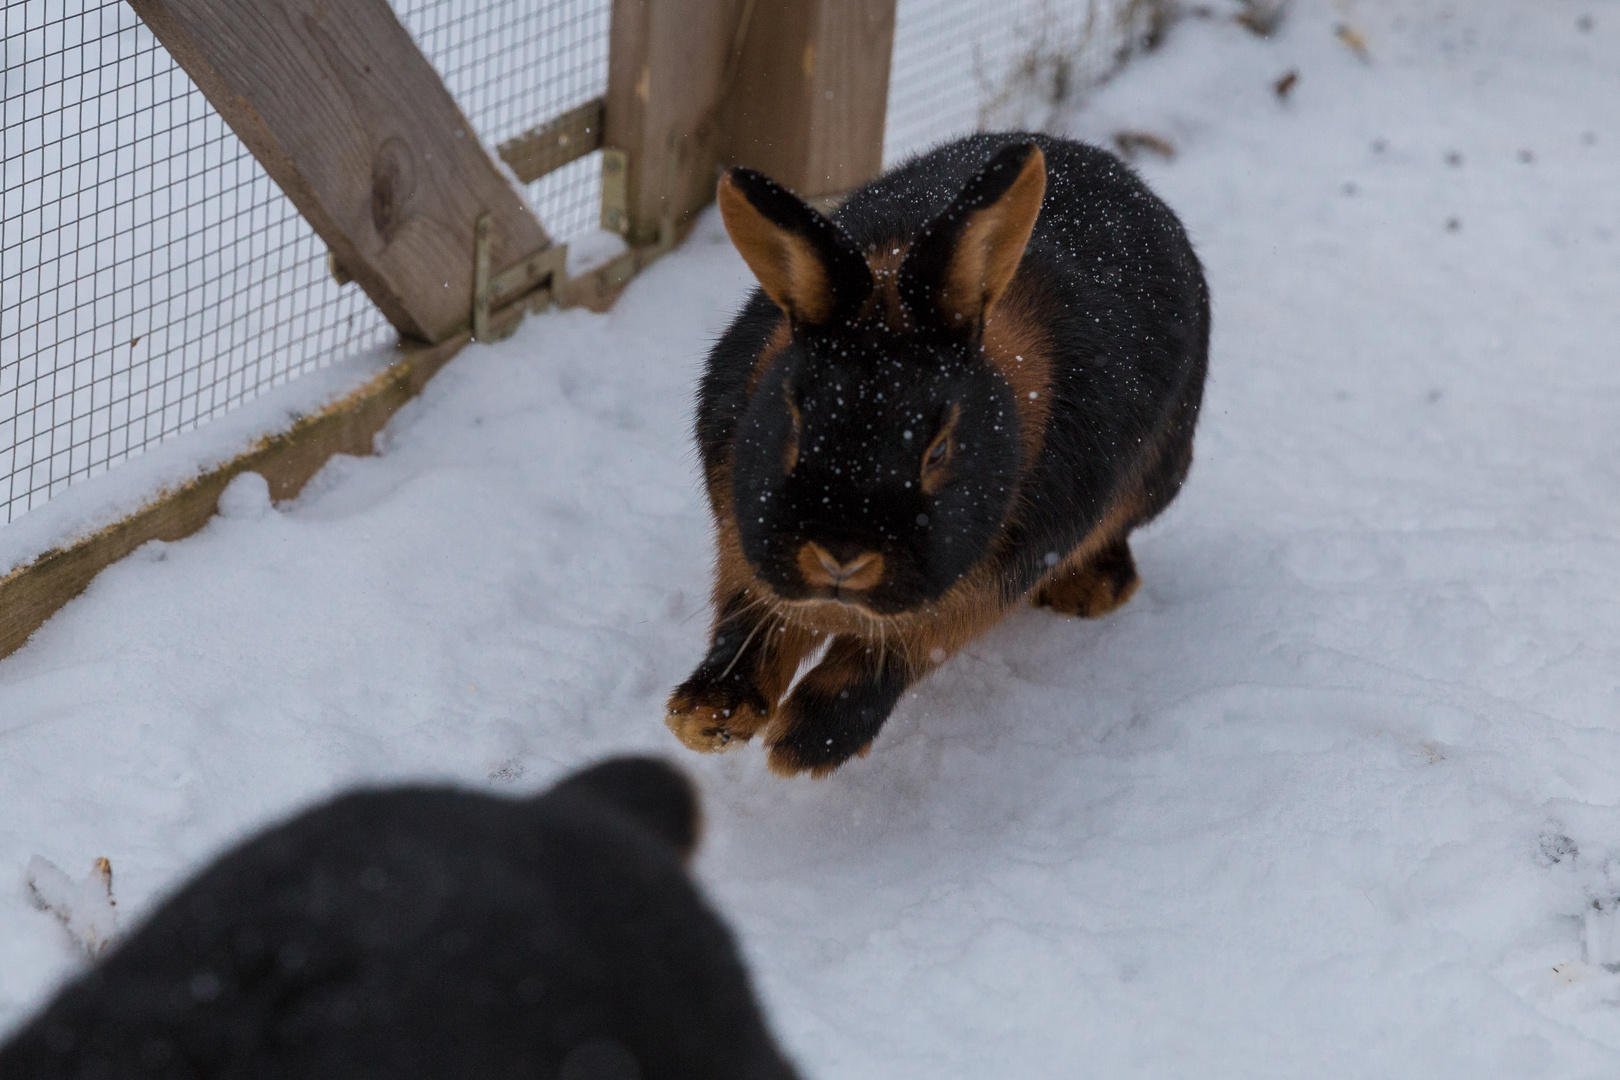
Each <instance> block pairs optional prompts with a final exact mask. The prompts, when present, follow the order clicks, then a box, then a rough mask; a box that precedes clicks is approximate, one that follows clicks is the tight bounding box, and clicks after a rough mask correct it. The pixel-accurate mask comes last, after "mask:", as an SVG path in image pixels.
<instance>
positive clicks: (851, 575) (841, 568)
mask: <svg viewBox="0 0 1620 1080" xmlns="http://www.w3.org/2000/svg"><path fill="white" fill-rule="evenodd" d="M796 561H797V562H798V564H799V573H801V574H803V575H804V580H805V584H807V585H810V586H812V587H814V588H828V589H833V590H835V591H837V590H846V591H848V592H864V591H866V590H867V589H870V588H873V587H874V586H876V585H877V584H878V583H880V582H881V581H882V580H883V556H882V555H880V554H879V553H878V552H876V551H867V552H862V553H861V554H859V555H857V556H855V557H854V558H853V559H850V560H849V561H848V562H844V563H841V562H839V561H838V560H837V559H836V558H834V557H833V556H832V554H831V553H830V552H828V551H827V549H826V548H824V547H822V546H821V545H820V544H818V543H816V542H814V541H810V542H808V543H806V544H805V545H804V546H803V547H801V548H799V555H798V558H797V560H796Z"/></svg>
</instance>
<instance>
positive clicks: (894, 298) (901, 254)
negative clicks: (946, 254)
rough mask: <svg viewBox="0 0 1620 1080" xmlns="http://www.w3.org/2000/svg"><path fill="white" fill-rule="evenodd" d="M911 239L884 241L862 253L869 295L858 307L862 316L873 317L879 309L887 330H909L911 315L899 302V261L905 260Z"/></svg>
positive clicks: (863, 317) (875, 316)
mask: <svg viewBox="0 0 1620 1080" xmlns="http://www.w3.org/2000/svg"><path fill="white" fill-rule="evenodd" d="M909 250H911V241H909V240H905V241H900V240H890V241H885V242H884V243H883V244H881V245H879V246H878V247H877V248H874V249H873V250H871V251H868V252H867V253H866V266H867V268H868V269H869V270H871V271H872V294H871V295H870V296H868V297H867V298H866V303H865V305H864V306H862V308H861V315H860V317H861V318H862V319H875V318H877V316H878V312H879V311H882V313H883V321H884V322H885V323H886V324H887V325H888V327H889V329H891V330H896V331H903V330H909V329H911V317H910V316H909V315H908V314H907V313H906V307H905V305H904V304H902V303H901V302H900V264H901V263H903V262H905V261H906V252H907V251H909Z"/></svg>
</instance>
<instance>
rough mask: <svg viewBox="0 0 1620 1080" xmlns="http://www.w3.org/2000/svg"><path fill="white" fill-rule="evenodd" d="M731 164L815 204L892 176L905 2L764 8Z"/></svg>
mask: <svg viewBox="0 0 1620 1080" xmlns="http://www.w3.org/2000/svg"><path fill="white" fill-rule="evenodd" d="M757 5H758V6H757V9H756V10H755V12H754V17H753V25H752V26H751V27H750V28H749V32H748V36H747V41H746V44H745V46H744V48H743V50H742V56H741V62H740V64H739V66H738V70H737V77H736V82H735V85H734V86H733V87H732V88H731V92H730V93H729V95H728V100H727V104H726V109H725V112H724V114H723V120H722V125H723V127H724V130H725V139H724V142H723V144H722V146H721V148H720V154H721V158H722V159H723V160H724V161H725V162H726V163H727V164H730V165H746V166H748V167H749V168H751V169H758V170H759V171H760V172H763V173H765V174H766V175H767V176H770V177H772V178H773V179H775V180H778V181H779V182H781V183H783V184H785V185H787V186H788V187H790V188H792V189H793V190H794V191H795V192H797V193H798V194H799V195H800V196H803V197H805V198H812V199H813V198H819V197H823V196H828V195H834V194H837V193H839V192H845V191H849V190H850V189H852V188H855V187H858V186H859V185H861V184H864V183H866V182H867V181H868V180H871V179H872V178H874V177H876V176H877V175H878V173H879V172H881V171H882V169H883V122H884V115H885V113H886V112H887V109H888V99H889V58H890V54H891V53H892V52H893V50H894V11H895V0H757Z"/></svg>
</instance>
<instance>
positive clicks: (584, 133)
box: [496, 98, 602, 184]
mask: <svg viewBox="0 0 1620 1080" xmlns="http://www.w3.org/2000/svg"><path fill="white" fill-rule="evenodd" d="M601 145H602V99H601V98H592V99H591V100H590V101H587V102H586V103H585V104H583V105H581V106H579V107H578V108H574V109H569V110H568V111H567V112H565V113H563V114H562V115H561V116H557V117H554V118H552V119H550V120H547V121H546V122H545V123H544V124H541V125H540V126H539V127H532V128H530V129H529V130H528V131H525V132H524V133H523V134H521V135H514V136H513V137H512V138H510V139H507V140H506V141H505V142H503V143H501V145H500V146H498V147H496V153H498V154H500V155H501V160H502V161H504V162H506V164H507V165H508V166H509V167H510V168H511V170H512V172H513V173H514V174H516V176H517V178H518V179H519V180H521V181H523V182H524V183H525V184H528V183H532V182H534V181H536V180H538V179H540V178H541V177H542V176H545V175H546V174H547V173H550V172H554V171H556V170H557V169H560V168H562V167H563V166H564V165H567V164H568V163H569V162H570V161H576V160H578V159H579V158H582V157H584V156H585V155H586V154H588V153H590V152H591V151H592V150H595V149H596V148H597V147H599V146H601Z"/></svg>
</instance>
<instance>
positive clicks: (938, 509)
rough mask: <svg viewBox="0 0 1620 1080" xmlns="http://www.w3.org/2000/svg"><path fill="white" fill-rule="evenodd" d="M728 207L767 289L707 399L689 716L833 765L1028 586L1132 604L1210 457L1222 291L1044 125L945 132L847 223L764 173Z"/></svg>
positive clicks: (706, 387)
mask: <svg viewBox="0 0 1620 1080" xmlns="http://www.w3.org/2000/svg"><path fill="white" fill-rule="evenodd" d="M719 201H720V212H721V215H722V217H723V218H724V221H725V226H726V230H727V232H728V233H730V235H731V239H732V242H733V243H734V244H735V245H736V247H737V250H738V251H739V252H740V253H741V254H742V257H743V259H744V260H745V261H746V262H747V263H748V266H749V267H750V269H752V270H753V272H754V275H755V276H756V277H757V278H758V279H759V283H760V286H761V288H760V289H759V290H758V291H757V292H756V293H755V294H754V296H753V297H752V299H750V301H749V302H748V304H747V306H746V307H745V308H744V309H743V311H742V313H741V314H739V315H738V316H737V318H736V320H735V321H734V322H733V323H732V325H731V327H730V328H729V329H728V330H727V331H726V333H725V335H724V336H723V337H722V338H721V339H720V341H719V342H718V343H717V344H716V345H715V346H714V349H713V351H712V352H711V353H710V355H709V362H708V368H707V371H706V372H705V374H704V378H703V383H702V386H701V389H700V391H699V401H698V416H697V438H698V443H699V447H700V449H701V452H702V456H703V466H704V472H705V479H706V482H707V486H708V492H709V499H710V503H711V507H712V509H713V512H714V518H715V525H716V533H717V543H718V555H717V560H716V564H717V565H716V575H715V578H716V580H715V586H714V604H715V609H716V612H715V621H714V629H713V634H712V640H711V644H710V647H709V651H708V655H707V656H705V657H704V659H703V662H702V663H701V664H699V665H698V667H697V670H696V671H694V672H693V673H692V675H691V677H690V678H688V679H687V680H686V682H684V683H682V684H681V686H680V687H678V688H677V689H676V690H675V692H674V693H673V694H672V695H671V697H670V700H669V706H668V716H667V722H668V724H669V726H670V728H671V730H673V731H674V732H675V734H676V735H677V736H678V737H679V738H680V739H681V741H682V742H684V743H685V744H686V745H687V746H689V747H691V748H693V749H696V750H719V749H722V748H724V747H726V746H728V745H733V744H736V743H739V742H741V741H746V740H747V739H749V738H751V737H752V736H754V735H756V734H761V733H762V734H763V739H764V742H765V743H766V745H767V746H768V747H769V750H770V757H769V764H770V767H771V768H772V769H773V770H774V771H776V772H778V773H781V774H784V775H787V774H793V773H798V772H802V771H809V772H811V773H813V774H816V775H825V774H826V773H828V772H830V771H831V770H833V769H835V768H836V767H837V766H838V765H840V764H842V763H843V762H844V761H846V760H848V759H849V757H850V756H851V755H854V754H860V753H864V752H866V750H867V749H868V748H869V747H870V746H871V743H872V740H873V738H874V737H875V736H876V735H877V733H878V730H879V729H880V728H881V727H882V725H883V722H884V720H885V719H887V717H888V715H889V713H890V711H891V710H892V709H893V708H894V705H895V703H896V702H897V701H898V700H899V698H900V695H901V694H902V693H903V692H904V691H905V689H906V688H907V687H908V686H910V685H911V684H912V683H914V682H916V681H917V680H918V679H920V678H922V677H923V676H924V675H926V674H927V673H928V672H929V671H931V670H933V669H934V668H935V667H937V666H939V665H940V664H941V663H943V662H944V661H945V660H946V658H948V657H949V656H950V655H951V654H953V653H955V652H956V651H957V650H958V649H960V648H961V647H962V646H963V645H964V644H965V643H967V642H968V641H970V640H972V639H973V638H974V637H975V636H976V635H978V634H981V633H983V632H984V631H985V630H987V629H989V628H990V627H991V626H993V625H994V624H995V623H996V622H997V621H998V620H1000V619H1001V618H1002V617H1003V616H1004V615H1005V614H1006V613H1007V612H1008V611H1009V610H1010V609H1011V608H1012V607H1013V605H1015V604H1017V603H1018V602H1019V601H1020V600H1021V599H1023V598H1024V597H1026V596H1027V597H1029V598H1030V599H1031V600H1032V601H1033V602H1034V603H1035V604H1038V605H1044V606H1047V607H1051V608H1054V609H1056V610H1057V611H1060V612H1064V613H1066V614H1070V615H1081V616H1097V615H1102V614H1105V613H1107V612H1109V611H1112V610H1113V609H1114V608H1116V607H1118V606H1119V605H1121V604H1123V603H1124V602H1125V601H1126V600H1128V599H1129V598H1130V596H1131V594H1132V592H1133V591H1134V590H1135V589H1136V586H1137V576H1136V567H1135V564H1134V562H1133V560H1132V558H1131V551H1130V547H1129V546H1128V542H1127V540H1128V537H1129V535H1130V532H1131V530H1132V529H1134V528H1135V527H1136V526H1138V525H1140V524H1142V523H1143V522H1145V521H1147V520H1149V519H1151V518H1152V517H1154V515H1156V514H1158V513H1159V511H1161V510H1163V509H1164V507H1165V506H1166V505H1167V504H1168V503H1169V502H1170V500H1171V499H1172V498H1174V496H1175V494H1176V492H1177V491H1178V490H1179V489H1180V487H1181V484H1182V481H1183V480H1184V479H1185V477H1186V475H1187V469H1188V467H1189V465H1190V464H1191V462H1192V437H1193V427H1194V425H1195V423H1196V421H1197V418H1198V406H1199V402H1200V400H1201V398H1202V394H1203V385H1204V372H1205V365H1206V358H1207V354H1208V344H1209V294H1208V290H1207V288H1206V286H1205V283H1204V276H1203V271H1202V269H1201V268H1200V266H1199V263H1198V258H1197V256H1196V255H1195V254H1194V253H1193V249H1192V246H1191V245H1190V244H1189V243H1188V240H1187V237H1186V234H1185V232H1183V230H1182V228H1181V225H1180V223H1179V222H1178V221H1177V220H1176V217H1175V215H1174V214H1173V213H1172V212H1171V211H1170V209H1169V208H1168V207H1166V206H1165V204H1164V203H1163V202H1161V201H1160V200H1159V199H1158V198H1157V197H1156V196H1154V195H1153V193H1152V192H1150V191H1149V190H1148V189H1147V187H1146V186H1145V185H1144V184H1143V183H1142V181H1141V180H1140V179H1139V178H1138V177H1137V176H1136V175H1135V174H1134V173H1133V172H1132V171H1131V170H1130V169H1129V168H1127V167H1126V166H1125V165H1124V164H1123V163H1122V162H1120V161H1119V160H1118V159H1117V158H1115V157H1114V156H1113V155H1111V154H1109V153H1106V152H1105V151H1102V150H1098V149H1096V148H1094V147H1091V146H1086V145H1083V144H1081V143H1076V142H1071V141H1067V140H1064V139H1058V138H1052V137H1049V136H1044V135H1023V134H986V135H976V136H972V137H969V138H966V139H962V140H960V141H958V142H953V143H950V144H947V145H945V146H942V147H940V148H938V149H936V150H933V151H931V152H930V153H927V154H924V155H923V156H921V157H918V158H916V159H914V160H912V161H910V162H909V163H907V164H905V165H902V166H900V167H899V168H897V169H895V170H894V171H892V172H890V173H888V174H886V175H884V176H883V177H881V178H879V179H878V180H876V181H874V182H872V183H871V184H869V185H867V186H866V187H865V188H862V189H861V190H859V191H857V192H855V193H854V194H853V195H851V196H850V198H849V199H848V201H847V202H845V203H844V205H843V206H842V207H841V208H840V209H839V210H838V212H837V213H836V214H835V215H834V216H833V217H832V218H831V219H828V218H826V217H823V216H822V215H821V214H819V213H817V212H816V211H815V210H813V209H811V208H810V207H809V206H807V205H806V204H805V203H803V202H802V201H800V200H799V199H798V198H797V197H795V196H794V195H793V194H791V193H790V192H788V191H787V190H785V189H784V188H782V187H781V186H780V185H778V184H776V183H774V182H773V181H771V180H769V179H767V178H766V177H764V176H761V175H760V174H758V173H756V172H752V171H750V170H747V169H732V170H730V171H729V172H728V173H727V174H726V175H725V176H723V177H722V178H721V181H720V191H719ZM823 647H824V648H825V653H824V654H823V655H822V656H821V659H820V661H819V662H818V663H817V664H816V665H815V666H814V667H813V668H811V669H810V670H809V671H808V672H806V673H805V674H804V676H803V677H802V678H801V679H799V681H798V682H797V683H796V684H794V683H793V680H794V677H795V675H796V674H797V672H798V670H799V668H800V665H801V662H802V661H804V660H805V659H806V658H807V657H810V656H811V655H813V654H814V653H815V652H816V651H817V650H818V649H821V648H823ZM790 685H791V687H792V689H791V693H789V692H788V690H789V687H790ZM784 694H786V697H785V698H784Z"/></svg>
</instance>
